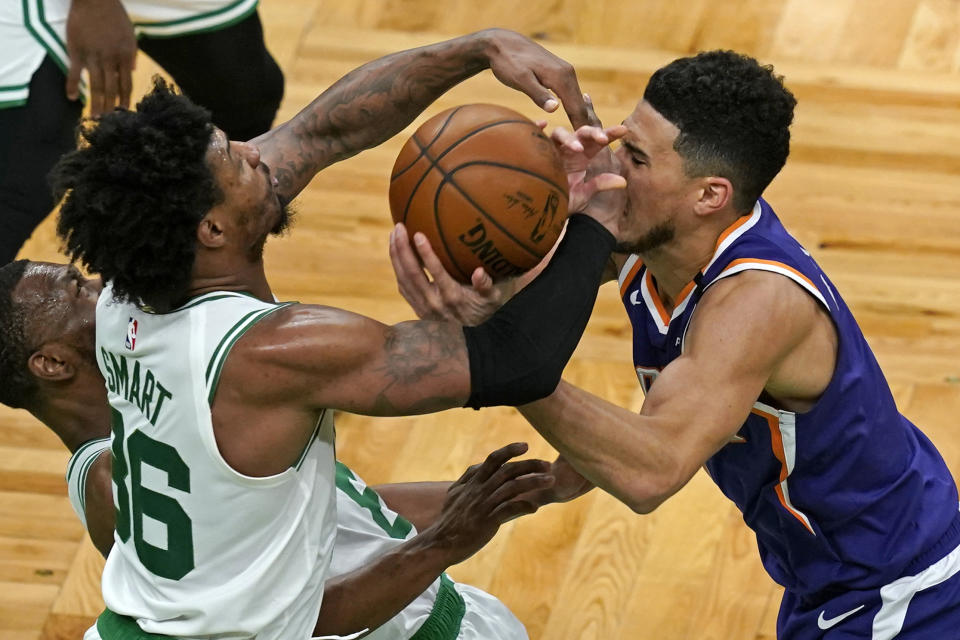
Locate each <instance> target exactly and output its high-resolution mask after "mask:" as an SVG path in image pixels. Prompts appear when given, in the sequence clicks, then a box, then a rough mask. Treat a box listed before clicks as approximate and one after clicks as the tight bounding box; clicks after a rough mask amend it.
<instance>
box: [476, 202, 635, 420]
mask: <svg viewBox="0 0 960 640" xmlns="http://www.w3.org/2000/svg"><path fill="white" fill-rule="evenodd" d="M615 244H616V241H615V239H614V237H613V234H611V233H610V232H609V231H607V230H606V228H604V226H603V225H601V224H600V223H599V222H597V221H596V220H594V219H593V218H591V217H589V216H587V215H584V214H579V213H577V214H573V215H571V216H570V220H569V221H568V222H567V232H566V235H564V237H563V240H561V242H560V246H558V247H557V251H556V253H555V254H554V256H553V259H552V260H550V263H549V264H548V265H547V268H546V269H544V270H543V273H541V274H540V275H539V276H538V277H537V278H536V279H535V280H534V281H533V282H531V283H530V284H528V285H527V286H526V287H524V288H523V290H522V291H520V293H518V294H517V295H516V296H514V297H513V298H512V299H511V300H510V301H508V302H507V303H506V304H505V305H503V307H501V308H500V309H499V310H498V311H497V313H495V314H494V315H493V316H492V317H491V318H490V319H489V320H487V321H486V322H484V323H483V324H481V325H479V326H476V327H464V328H463V333H464V336H465V337H466V341H467V353H468V355H469V358H470V398H469V399H468V400H467V404H466V406H468V407H473V408H474V409H479V408H480V407H492V406H497V405H511V406H515V405H519V404H526V403H528V402H533V401H534V400H539V399H540V398H543V397H546V396H548V395H550V394H551V393H553V390H554V389H556V388H557V385H558V384H559V383H560V376H561V375H562V374H563V368H564V367H565V366H566V364H567V361H568V360H569V359H570V356H571V355H573V350H574V349H575V348H576V346H577V343H578V342H580V336H581V335H582V334H583V330H584V329H585V328H586V326H587V320H589V319H590V314H591V313H592V312H593V305H594V303H595V302H596V300H597V289H598V288H599V287H600V284H601V279H602V277H603V270H604V267H605V266H606V264H607V259H608V258H609V257H610V252H611V251H613V249H614V246H615Z"/></svg>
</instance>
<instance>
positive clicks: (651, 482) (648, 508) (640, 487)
mask: <svg viewBox="0 0 960 640" xmlns="http://www.w3.org/2000/svg"><path fill="white" fill-rule="evenodd" d="M684 484H685V482H684V481H681V480H680V477H679V475H678V474H675V473H672V472H661V473H657V474H650V475H647V476H645V477H644V476H639V477H636V478H634V479H633V481H632V482H630V483H629V485H628V486H627V487H625V491H624V492H623V495H622V497H621V500H622V501H623V503H624V504H626V505H627V506H628V507H630V509H631V510H632V511H633V512H634V513H638V514H641V515H646V514H648V513H653V512H654V511H655V510H656V509H657V507H659V506H660V505H661V504H663V503H664V502H666V501H667V499H668V498H670V497H671V496H672V495H673V494H675V493H676V492H677V491H679V490H680V488H681V487H682V486H683V485H684Z"/></svg>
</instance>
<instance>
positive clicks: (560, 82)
mask: <svg viewBox="0 0 960 640" xmlns="http://www.w3.org/2000/svg"><path fill="white" fill-rule="evenodd" d="M477 35H478V36H481V37H484V38H486V41H487V43H488V52H487V57H488V60H489V63H490V70H491V71H493V75H495V76H496V77H497V79H498V80H500V82H502V83H503V84H505V85H507V86H508V87H511V88H513V89H516V90H518V91H522V92H523V93H525V94H527V95H528V96H530V98H531V99H532V100H533V101H534V102H536V103H537V105H539V106H540V108H542V109H543V110H544V111H548V112H551V113H552V112H553V111H555V110H556V108H557V107H558V106H559V104H558V103H557V99H556V98H554V97H553V96H554V94H556V96H557V98H560V102H561V103H562V104H563V109H564V111H566V112H567V117H568V118H569V119H570V123H571V124H573V126H574V127H575V128H576V127H580V126H583V125H585V124H589V115H588V112H587V105H586V103H585V102H584V100H583V93H581V91H580V83H579V82H578V81H577V74H576V71H574V69H573V66H572V65H571V64H570V63H569V62H567V61H566V60H563V59H562V58H559V57H557V56H555V55H553V54H552V53H550V52H549V51H547V50H546V49H544V48H543V47H541V46H540V45H539V44H537V43H536V42H534V41H533V40H530V39H529V38H527V37H526V36H522V35H520V34H519V33H517V32H515V31H508V30H506V29H488V30H486V31H481V32H479V33H478V34H477ZM551 91H552V92H553V93H551Z"/></svg>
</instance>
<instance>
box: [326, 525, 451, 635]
mask: <svg viewBox="0 0 960 640" xmlns="http://www.w3.org/2000/svg"><path fill="white" fill-rule="evenodd" d="M453 562H454V559H453V557H452V556H451V555H450V553H449V549H446V548H444V547H443V545H441V544H440V542H439V540H437V538H435V537H434V536H433V535H432V533H431V532H425V533H421V534H419V535H417V536H415V537H413V538H411V539H410V540H408V541H406V542H404V543H403V544H401V545H399V546H397V547H394V548H393V549H391V550H390V551H389V552H387V553H385V554H384V555H382V556H380V557H378V558H377V559H376V560H375V561H374V562H373V563H372V564H369V565H367V566H365V567H363V568H361V569H357V570H356V571H352V572H350V573H347V574H344V575H342V576H337V577H334V578H331V579H329V580H328V581H327V583H326V585H325V586H324V594H323V603H322V605H321V606H320V614H319V616H318V617H317V625H316V628H315V629H314V634H315V635H347V634H352V633H357V632H359V631H363V630H364V629H371V630H372V629H376V628H377V627H380V626H381V625H383V624H384V623H386V622H387V621H388V620H390V619H391V618H393V617H394V616H395V615H397V614H398V613H400V611H402V610H403V609H404V607H406V606H407V605H408V604H410V603H411V602H413V600H415V599H416V598H417V597H418V596H420V595H421V594H422V593H423V592H424V591H426V590H427V587H429V586H430V585H431V584H432V583H433V581H434V580H436V579H437V578H438V577H439V576H440V574H441V573H442V572H443V571H444V570H445V569H446V568H447V567H448V566H449V565H450V564H452V563H453Z"/></svg>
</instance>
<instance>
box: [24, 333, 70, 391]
mask: <svg viewBox="0 0 960 640" xmlns="http://www.w3.org/2000/svg"><path fill="white" fill-rule="evenodd" d="M73 355H74V351H73V350H72V349H70V348H69V347H66V346H64V345H62V344H59V343H56V342H49V343H47V344H45V345H43V346H42V347H40V348H39V349H37V350H36V351H34V352H33V354H32V355H31V356H30V358H29V359H28V360H27V369H29V370H30V373H31V374H32V375H33V376H35V377H37V378H40V379H41V380H46V381H48V382H60V381H63V380H69V379H70V378H72V377H73V376H74V375H75V374H76V372H77V370H76V367H74V365H73V357H72V356H73Z"/></svg>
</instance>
